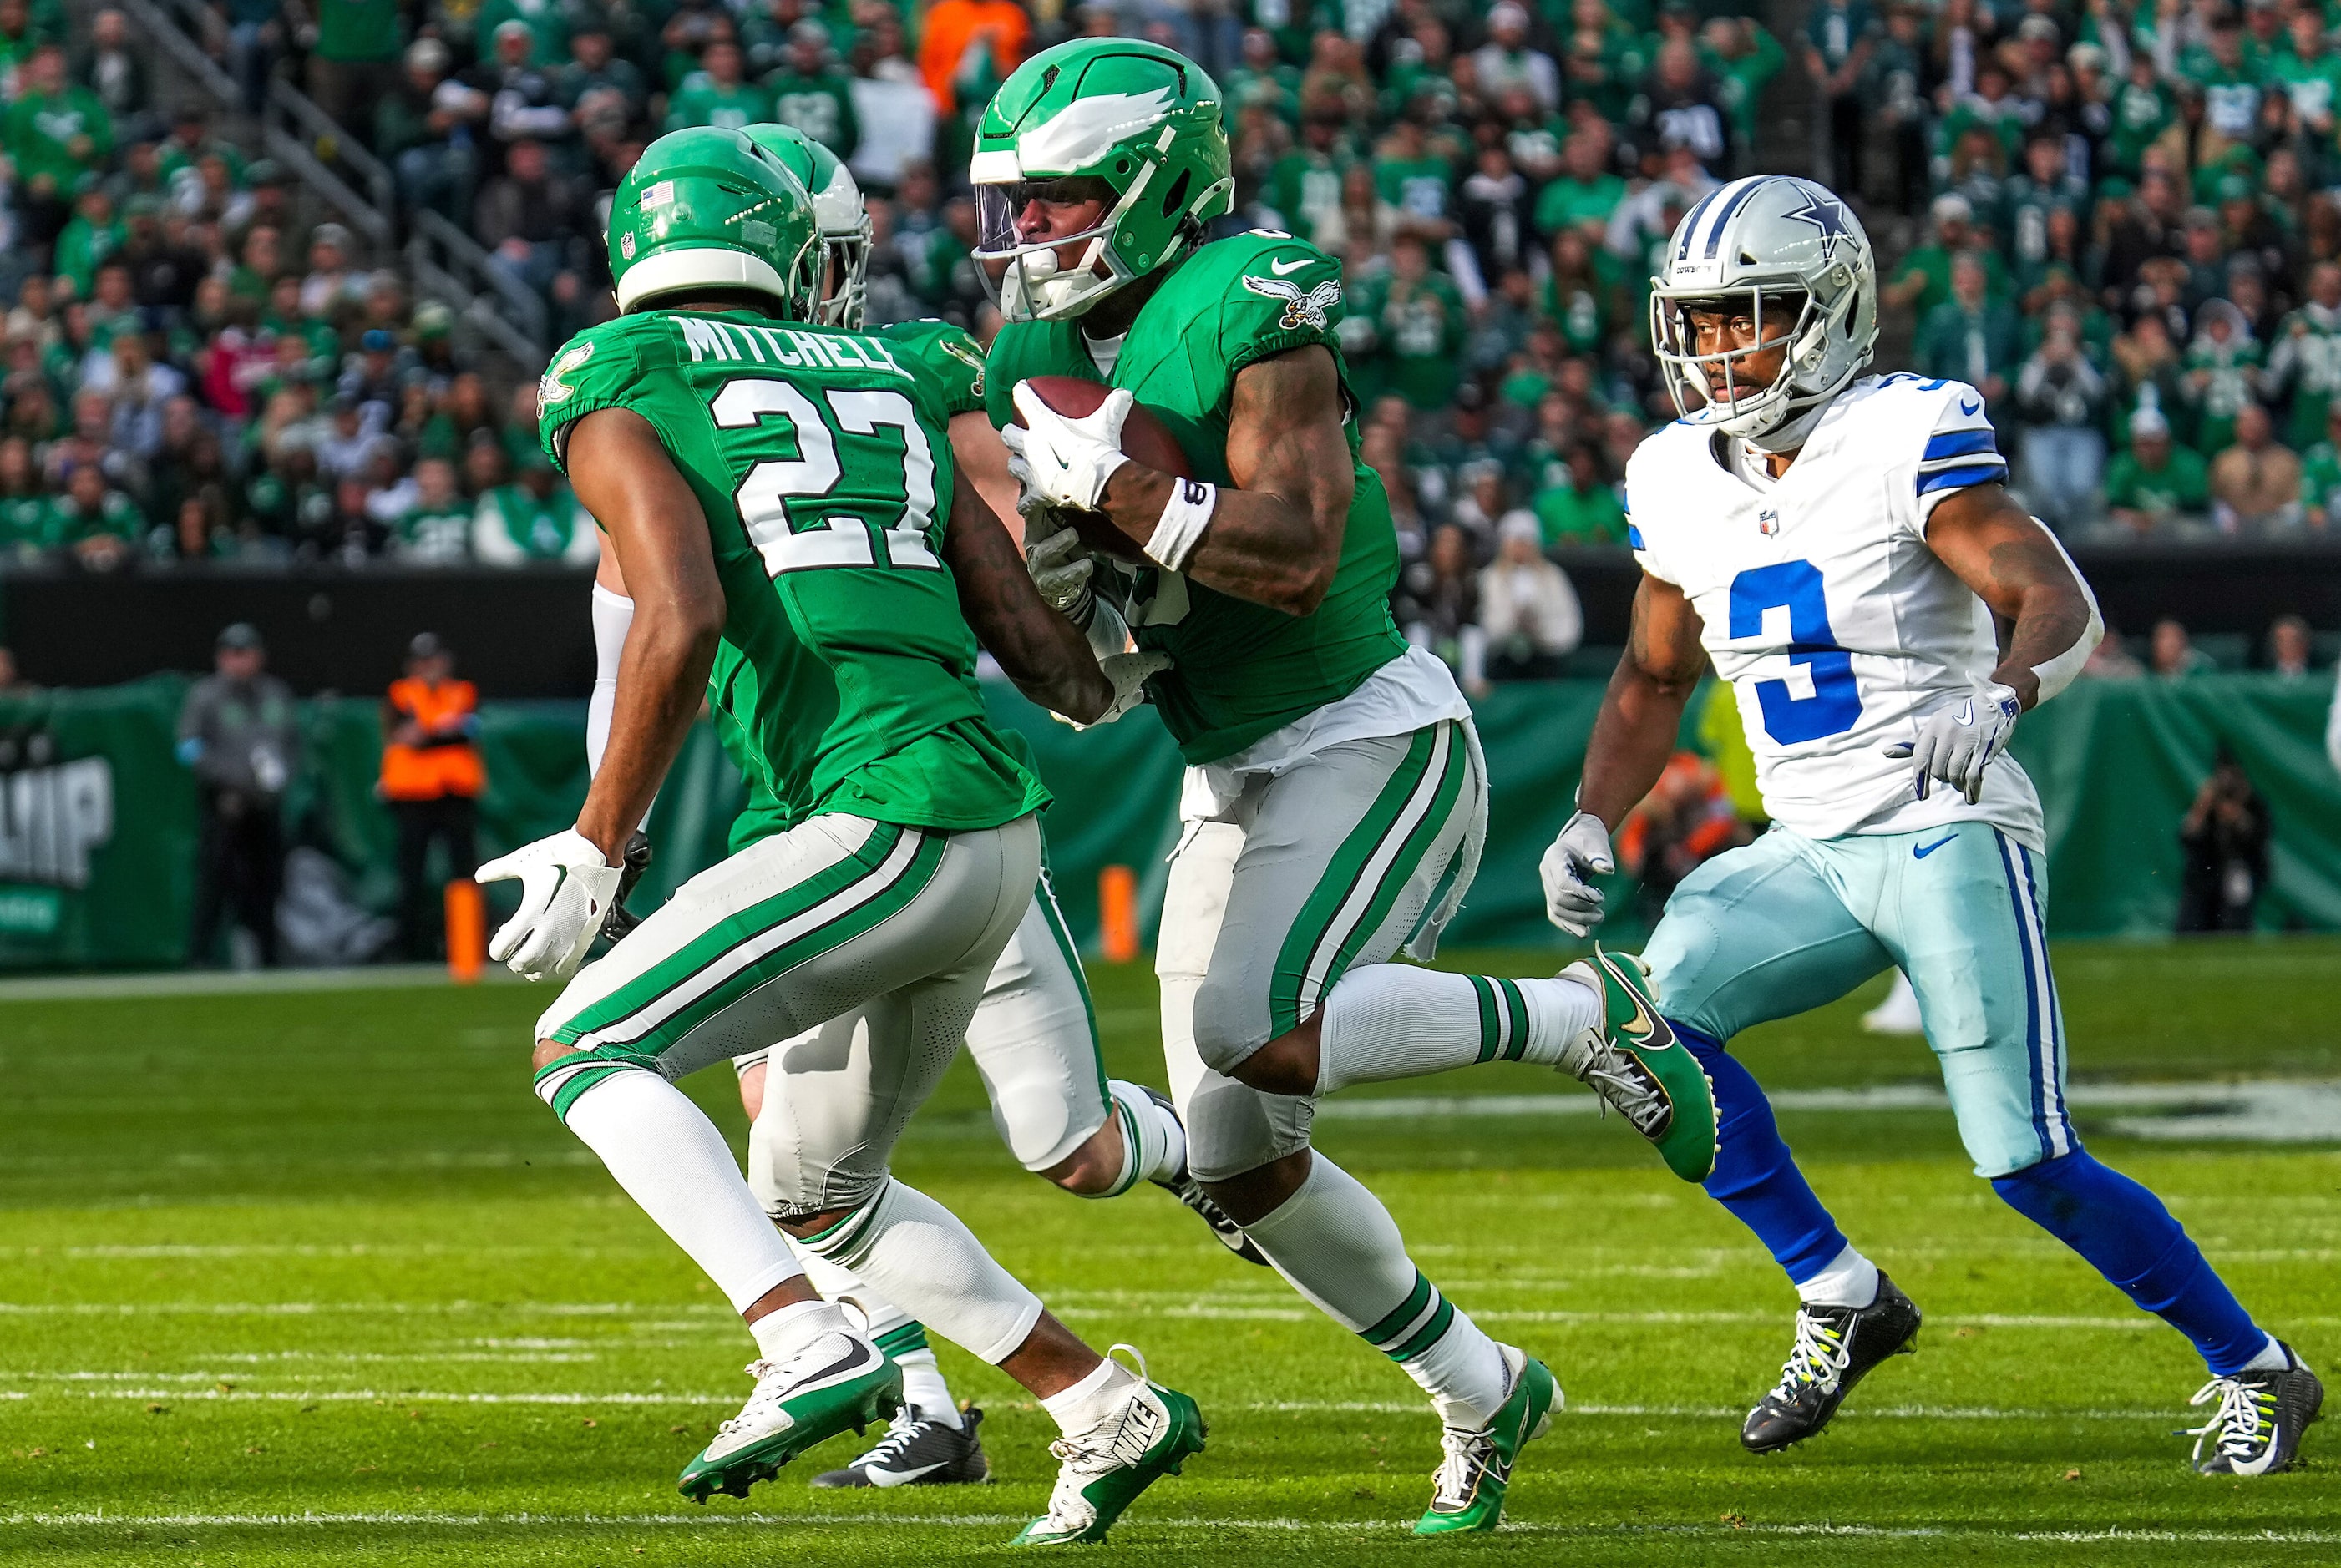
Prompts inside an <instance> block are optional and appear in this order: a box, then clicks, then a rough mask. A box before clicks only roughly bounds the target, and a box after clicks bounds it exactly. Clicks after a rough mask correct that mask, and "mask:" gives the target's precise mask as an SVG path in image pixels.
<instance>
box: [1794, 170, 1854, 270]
mask: <svg viewBox="0 0 2341 1568" xmlns="http://www.w3.org/2000/svg"><path fill="white" fill-rule="evenodd" d="M1803 194H1804V198H1805V204H1804V205H1803V206H1802V207H1800V208H1798V209H1797V210H1796V211H1794V212H1789V213H1781V214H1780V216H1782V217H1783V218H1793V219H1795V220H1796V221H1797V222H1798V223H1810V224H1811V225H1812V226H1813V231H1814V233H1818V235H1819V236H1820V242H1821V260H1822V261H1824V262H1835V261H1836V260H1837V246H1838V241H1839V240H1842V241H1844V242H1845V243H1847V244H1848V246H1850V245H1851V244H1853V243H1854V239H1853V231H1852V230H1851V229H1848V227H1846V213H1845V207H1844V205H1843V203H1840V202H1838V199H1837V198H1836V197H1835V196H1832V195H1830V194H1828V193H1827V192H1825V191H1817V190H1812V189H1809V188H1808V189H1807V190H1806V191H1805V192H1804V193H1803Z"/></svg>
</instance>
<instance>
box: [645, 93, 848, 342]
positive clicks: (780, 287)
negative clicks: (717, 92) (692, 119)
mask: <svg viewBox="0 0 2341 1568" xmlns="http://www.w3.org/2000/svg"><path fill="white" fill-rule="evenodd" d="M610 278H611V282H612V283H613V285H614V286H615V288H616V291H617V295H618V309H619V311H620V312H621V313H624V312H631V311H639V310H646V309H648V308H650V307H651V306H652V305H653V304H656V303H658V302H660V301H661V300H666V299H672V298H673V297H674V296H675V295H677V294H683V293H704V292H705V291H707V290H710V289H747V290H751V291H752V292H754V293H762V294H769V295H771V296H772V298H773V299H775V300H777V301H779V302H780V303H781V306H782V311H783V313H785V314H786V315H787V316H788V317H789V318H790V319H791V320H793V321H810V320H812V311H813V308H814V302H815V300H816V299H817V298H818V297H819V293H820V290H821V236H820V233H819V232H818V229H817V227H816V224H815V221H814V218H813V212H812V196H811V195H809V194H807V193H806V191H805V188H804V186H803V185H802V184H801V183H800V182H799V181H798V179H797V177H796V176H795V175H794V174H791V173H790V172H789V169H788V165H786V164H783V163H782V162H781V161H780V160H779V159H778V158H775V157H774V156H773V155H772V154H771V153H769V152H767V151H766V150H765V149H763V148H762V147H760V146H758V145H757V144H755V143H753V142H752V141H750V140H749V139H748V138H747V137H746V136H744V135H742V134H741V133H739V132H737V131H728V130H722V129H720V128H717V127H714V126H700V127H697V128H694V129H692V130H688V131H675V132H672V133H670V134H667V135H664V136H661V137H660V138H659V139H658V140H657V141H655V142H652V144H650V145H649V146H648V147H646V148H644V149H643V155H642V157H641V159H640V160H639V161H638V162H636V164H634V166H633V170H632V171H631V172H629V173H628V174H627V175H626V177H625V178H624V179H623V180H622V181H620V182H619V183H618V194H617V195H616V197H615V199H613V201H612V203H611V205H610Z"/></svg>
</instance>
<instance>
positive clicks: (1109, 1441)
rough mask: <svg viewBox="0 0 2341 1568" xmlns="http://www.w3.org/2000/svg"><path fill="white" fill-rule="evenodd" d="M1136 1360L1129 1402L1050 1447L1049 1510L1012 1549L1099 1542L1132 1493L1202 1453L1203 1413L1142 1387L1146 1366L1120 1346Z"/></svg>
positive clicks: (1171, 1392) (1171, 1393)
mask: <svg viewBox="0 0 2341 1568" xmlns="http://www.w3.org/2000/svg"><path fill="white" fill-rule="evenodd" d="M1121 1350H1127V1351H1129V1352H1130V1354H1131V1357H1132V1358H1133V1359H1134V1360H1136V1361H1137V1362H1138V1367H1137V1371H1138V1384H1137V1386H1136V1387H1134V1388H1133V1389H1131V1394H1130V1402H1129V1403H1128V1404H1124V1405H1123V1406H1122V1407H1121V1410H1120V1411H1118V1412H1116V1413H1115V1414H1113V1415H1111V1416H1110V1417H1108V1418H1107V1419H1106V1420H1104V1421H1102V1422H1101V1423H1099V1424H1097V1425H1096V1426H1094V1427H1092V1428H1091V1429H1090V1430H1089V1431H1087V1432H1079V1433H1068V1434H1066V1435H1064V1436H1062V1437H1061V1438H1059V1439H1057V1441H1056V1442H1054V1443H1051V1444H1049V1452H1050V1453H1051V1454H1055V1455H1056V1456H1057V1464H1058V1468H1057V1489H1056V1490H1055V1491H1054V1492H1052V1493H1051V1494H1049V1512H1048V1513H1044V1514H1042V1515H1041V1517H1040V1518H1038V1519H1035V1520H1034V1521H1032V1523H1030V1524H1027V1525H1026V1526H1024V1529H1023V1531H1022V1533H1020V1534H1019V1535H1018V1536H1017V1537H1016V1539H1015V1541H1014V1542H1013V1543H1011V1544H1013V1545H1017V1546H1062V1545H1066V1544H1069V1543H1072V1542H1076V1541H1102V1540H1104V1539H1105V1534H1106V1532H1107V1531H1109V1530H1111V1529H1112V1528H1113V1522H1114V1521H1115V1520H1117V1519H1119V1518H1121V1515H1122V1511H1123V1510H1124V1509H1126V1508H1128V1507H1129V1506H1130V1505H1131V1503H1135V1502H1137V1501H1138V1494H1140V1493H1141V1492H1143V1491H1145V1490H1146V1489H1147V1488H1148V1487H1150V1486H1151V1485H1153V1484H1155V1483H1156V1482H1157V1481H1160V1480H1161V1479H1162V1477H1164V1476H1165V1475H1176V1474H1179V1472H1180V1469H1181V1467H1183V1466H1184V1465H1185V1464H1186V1463H1187V1456H1188V1455H1189V1454H1200V1453H1201V1452H1202V1451H1203V1437H1204V1428H1203V1414H1202V1412H1201V1411H1200V1410H1198V1409H1196V1408H1195V1402H1194V1401H1193V1400H1191V1399H1190V1398H1188V1397H1187V1396H1186V1395H1185V1394H1181V1393H1180V1392H1179V1391H1178V1390H1177V1389H1175V1388H1165V1387H1163V1386H1162V1385H1161V1384H1159V1383H1152V1382H1150V1381H1148V1379H1147V1376H1146V1360H1145V1358H1144V1357H1143V1356H1141V1355H1139V1354H1138V1352H1137V1350H1136V1349H1134V1348H1133V1347H1131V1346H1130V1345H1115V1346H1114V1347H1113V1350H1110V1351H1108V1352H1106V1354H1107V1355H1112V1354H1113V1353H1114V1351H1121Z"/></svg>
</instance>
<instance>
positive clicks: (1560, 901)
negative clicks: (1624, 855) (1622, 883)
mask: <svg viewBox="0 0 2341 1568" xmlns="http://www.w3.org/2000/svg"><path fill="white" fill-rule="evenodd" d="M1617 868H1618V862H1617V861H1616V859H1615V858H1612V857H1611V855H1610V852H1609V828H1608V827H1607V826H1605V825H1604V824H1603V822H1602V820H1601V819H1600V818H1599V817H1596V816H1595V815H1594V814H1593V813H1592V812H1590V811H1579V813H1578V814H1577V815H1576V816H1574V817H1571V818H1570V819H1569V820H1568V821H1567V822H1564V823H1562V824H1561V829H1560V837H1559V838H1558V839H1554V840H1553V841H1552V844H1551V846H1550V848H1549V849H1546V850H1545V852H1544V858H1543V859H1541V860H1539V861H1538V862H1537V877H1538V879H1539V880H1540V881H1542V882H1543V883H1544V917H1545V918H1546V919H1548V920H1550V921H1551V922H1552V923H1553V924H1554V925H1556V926H1558V927H1559V928H1561V929H1562V930H1564V931H1566V932H1568V933H1569V935H1570V936H1572V937H1589V936H1591V935H1593V928H1595V927H1596V926H1599V924H1601V914H1602V910H1601V905H1602V894H1601V889H1600V888H1597V887H1595V886H1593V881H1592V879H1593V878H1595V877H1607V876H1608V875H1609V873H1610V872H1612V871H1615V870H1616V869H1617Z"/></svg>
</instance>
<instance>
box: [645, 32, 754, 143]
mask: <svg viewBox="0 0 2341 1568" xmlns="http://www.w3.org/2000/svg"><path fill="white" fill-rule="evenodd" d="M746 69H747V65H746V62H745V61H744V60H743V59H742V57H741V54H740V45H737V44H734V43H732V41H731V40H730V39H728V38H718V39H716V40H715V41H714V42H712V43H711V44H709V45H707V47H706V49H705V50H703V51H702V53H701V55H700V56H699V69H698V70H696V71H694V72H692V74H690V75H688V76H685V77H684V78H683V79H682V85H681V86H679V87H677V88H676V89H675V90H674V95H673V97H672V98H671V99H669V100H668V102H667V111H666V128H667V129H668V130H670V131H680V130H682V129H684V128H685V127H687V126H692V125H720V126H722V127H725V128H727V129H730V130H734V131H736V130H739V129H740V128H741V127H742V126H744V125H754V124H761V123H762V122H763V121H766V120H770V119H771V118H772V94H769V93H767V92H765V91H764V89H763V88H762V86H759V85H758V84H755V83H753V82H750V81H748V80H747V79H746V76H745V72H746Z"/></svg>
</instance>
